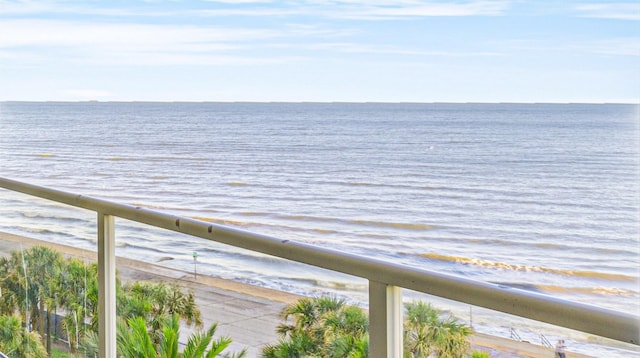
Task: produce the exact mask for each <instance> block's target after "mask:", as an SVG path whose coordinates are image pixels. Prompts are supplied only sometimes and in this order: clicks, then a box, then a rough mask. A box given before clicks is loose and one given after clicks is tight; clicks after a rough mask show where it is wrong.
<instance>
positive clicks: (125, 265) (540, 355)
mask: <svg viewBox="0 0 640 358" xmlns="http://www.w3.org/2000/svg"><path fill="white" fill-rule="evenodd" d="M23 245H24V246H23ZM38 245H40V246H47V247H50V248H52V249H55V250H57V251H59V252H60V253H61V254H62V255H63V256H67V257H75V258H81V259H86V260H91V261H92V262H93V261H96V260H97V253H96V252H95V251H89V250H86V249H79V248H76V247H72V246H68V245H63V244H58V243H53V242H49V241H43V240H38V239H34V238H29V237H25V236H19V235H14V234H9V233H5V232H0V256H5V255H8V254H9V253H10V252H11V251H15V250H20V248H21V247H24V248H29V247H32V246H38ZM116 265H117V270H118V272H119V277H120V279H121V280H122V281H123V282H130V281H163V282H168V283H172V284H176V285H178V286H181V287H183V288H186V289H188V290H192V291H193V292H194V295H195V297H196V302H197V303H198V306H199V308H200V310H201V312H202V320H203V327H208V326H209V325H211V324H212V323H214V322H218V331H217V333H216V335H226V336H230V337H231V339H232V340H233V343H232V345H231V346H230V350H229V351H231V352H234V351H236V352H237V351H239V350H241V349H242V348H247V350H248V355H247V356H248V357H258V356H260V353H261V347H262V346H264V345H265V344H268V343H275V342H277V340H278V335H277V333H276V332H275V328H276V326H277V325H278V324H279V323H280V321H281V320H280V317H279V313H280V311H281V310H282V308H284V307H285V306H286V305H287V304H289V303H292V302H295V301H297V300H298V299H299V298H300V297H302V296H300V295H296V294H292V293H287V292H283V291H278V290H274V289H270V288H265V287H259V286H252V285H249V284H245V283H240V282H235V281H231V280H227V279H221V278H216V277H212V276H206V275H197V277H196V278H194V276H193V273H192V272H188V271H183V270H180V269H174V268H167V267H165V266H162V265H159V264H155V263H149V262H144V261H139V260H134V259H129V258H124V257H117V258H116ZM192 331H193V329H192V328H189V327H183V328H181V333H182V334H181V342H182V340H184V339H186V337H187V336H188V335H189V334H190V333H191V332H192ZM469 341H470V342H471V344H472V347H473V348H474V349H475V350H483V351H486V352H489V353H490V354H491V357H501V358H507V357H509V358H516V357H521V358H524V357H530V358H546V357H553V356H554V350H553V349H552V348H547V347H544V346H539V345H536V344H532V343H527V342H520V341H515V340H512V339H508V338H503V337H497V336H492V335H488V334H483V333H475V334H474V335H472V336H471V337H470V339H469ZM567 357H575V358H588V357H590V356H587V355H583V354H579V353H573V352H567Z"/></svg>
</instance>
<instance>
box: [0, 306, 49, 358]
mask: <svg viewBox="0 0 640 358" xmlns="http://www.w3.org/2000/svg"><path fill="white" fill-rule="evenodd" d="M0 351H1V352H3V353H5V354H7V355H8V356H10V357H24V358H45V357H48V354H47V351H46V349H45V348H44V346H43V345H42V342H41V339H40V335H39V334H38V333H37V332H27V331H26V330H25V328H24V327H23V326H22V320H21V319H20V317H18V316H0Z"/></svg>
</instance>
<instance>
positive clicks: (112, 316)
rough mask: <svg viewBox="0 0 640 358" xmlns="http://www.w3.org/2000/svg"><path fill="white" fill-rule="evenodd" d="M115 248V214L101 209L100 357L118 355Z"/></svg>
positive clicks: (99, 242) (99, 261) (110, 357)
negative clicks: (109, 213)
mask: <svg viewBox="0 0 640 358" xmlns="http://www.w3.org/2000/svg"><path fill="white" fill-rule="evenodd" d="M115 248H116V236H115V226H114V217H113V216H111V215H105V214H103V213H98V317H99V319H98V338H99V346H98V348H99V351H100V358H115V357H116V252H115Z"/></svg>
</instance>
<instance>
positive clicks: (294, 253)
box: [0, 178, 640, 345]
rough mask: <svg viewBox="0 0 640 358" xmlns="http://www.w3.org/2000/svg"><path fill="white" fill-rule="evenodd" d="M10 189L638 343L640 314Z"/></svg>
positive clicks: (31, 188) (9, 184) (26, 188)
mask: <svg viewBox="0 0 640 358" xmlns="http://www.w3.org/2000/svg"><path fill="white" fill-rule="evenodd" d="M0 187H1V188H5V189H9V190H12V191H16V192H20V193H24V194H28V195H32V196H36V197H40V198H43V199H48V200H52V201H56V202H59V203H64V204H67V205H71V206H74V207H78V208H83V209H87V210H91V211H95V212H97V213H100V214H103V215H112V216H115V217H120V218H124V219H127V220H131V221H136V222H139V223H144V224H147V225H151V226H155V227H159V228H163V229H167V230H172V231H176V232H180V233H184V234H188V235H192V236H195V237H199V238H203V239H207V240H211V241H216V242H219V243H223V244H227V245H231V246H235V247H239V248H243V249H248V250H251V251H256V252H260V253H264V254H268V255H272V256H276V257H280V258H284V259H288V260H292V261H297V262H300V263H304V264H308V265H312V266H316V267H321V268H325V269H328V270H332V271H337V272H342V273H345V274H349V275H353V276H358V277H362V278H366V279H369V280H373V281H376V282H380V283H384V284H387V285H390V286H398V287H403V288H407V289H411V290H415V291H418V292H423V293H426V294H430V295H434V296H439V297H444V298H447V299H451V300H455V301H459V302H464V303H468V304H471V305H475V306H480V307H484V308H488V309H492V310H496V311H500V312H504V313H509V314H513V315H516V316H521V317H525V318H529V319H533V320H536V321H541V322H546V323H550V324H553V325H557V326H561V327H566V328H571V329H575V330H578V331H582V332H586V333H591V334H595V335H598V336H602V337H607V338H611V339H614V340H618V341H622V342H627V343H632V344H636V345H638V344H639V343H638V340H639V336H640V317H638V316H634V315H631V314H627V313H623V312H618V311H614V310H611V309H606V308H601V307H597V306H593V305H587V304H584V303H577V302H572V301H568V300H563V299H558V298H555V297H551V296H547V295H543V294H539V293H535V292H529V291H524V290H520V289H516V288H511V287H505V286H501V285H495V284H490V283H485V282H479V281H474V280H470V279H466V278H462V277H457V276H453V275H447V274H442V273H438V272H434V271H429V270H424V269H420V268H415V267H409V266H403V265H398V264H394V263H391V262H387V261H383V260H379V259H374V258H368V257H364V256H359V255H354V254H349V253H345V252H341V251H337V250H331V249H327V248H323V247H319V246H314V245H309V244H305V243H301V242H296V241H292V240H282V239H278V238H274V237H270V236H265V235H260V234H255V233H251V232H247V231H244V230H238V229H234V228H229V227H225V226H222V225H217V224H211V223H207V222H203V221H199V220H194V219H191V218H186V217H180V216H175V215H170V214H166V213H162V212H158V211H154V210H150V209H146V208H142V207H136V206H130V205H125V204H120V203H115V202H111V201H107V200H103V199H97V198H92V197H89V196H84V195H77V194H72V193H68V192H64V191H60V190H55V189H50V188H46V187H42V186H36V185H32V184H27V183H22V182H19V181H15V180H11V179H6V178H0Z"/></svg>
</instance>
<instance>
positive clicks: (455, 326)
mask: <svg viewBox="0 0 640 358" xmlns="http://www.w3.org/2000/svg"><path fill="white" fill-rule="evenodd" d="M405 310H406V319H405V330H404V345H405V348H404V352H405V357H411V358H414V357H428V356H429V355H430V354H432V353H433V354H435V355H436V356H437V357H443V358H449V357H451V358H454V357H462V356H464V355H465V354H466V353H467V352H468V351H469V348H470V346H469V342H468V341H467V336H469V335H470V334H471V333H473V331H472V329H471V328H469V327H468V326H467V325H465V324H464V323H460V322H458V320H457V319H455V318H454V317H452V316H450V315H449V316H447V317H445V318H444V319H443V318H441V317H440V313H439V312H438V310H436V309H435V308H433V306H431V304H429V303H424V302H422V301H417V302H410V303H407V304H405Z"/></svg>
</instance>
